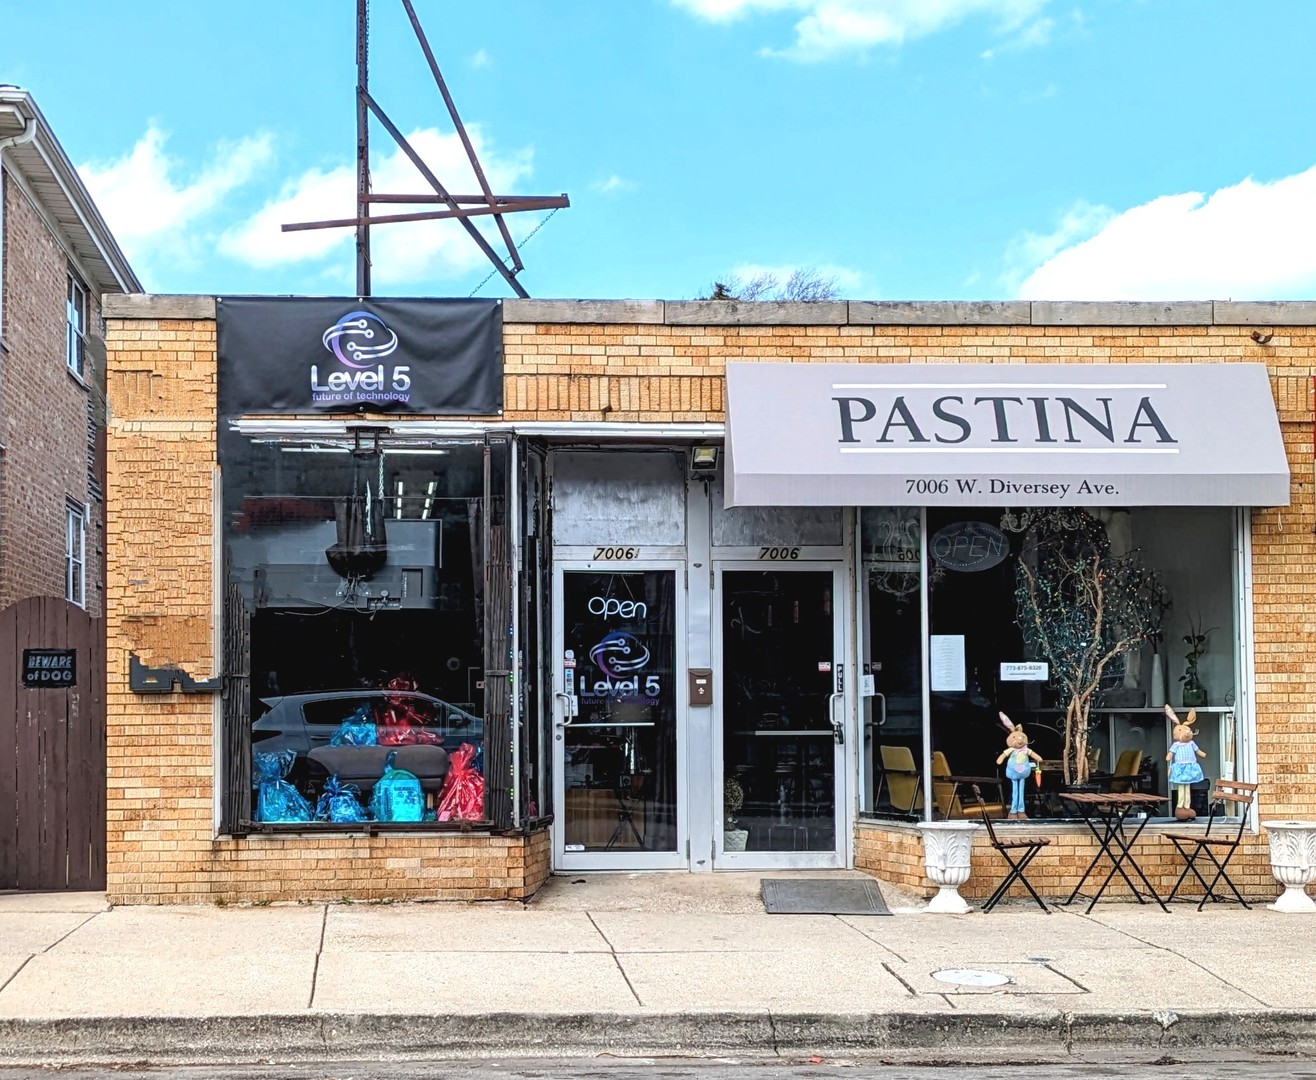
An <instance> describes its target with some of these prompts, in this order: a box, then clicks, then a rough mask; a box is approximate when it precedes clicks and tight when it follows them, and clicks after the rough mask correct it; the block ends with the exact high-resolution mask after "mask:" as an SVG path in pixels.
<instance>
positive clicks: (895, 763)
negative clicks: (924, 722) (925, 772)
mask: <svg viewBox="0 0 1316 1080" xmlns="http://www.w3.org/2000/svg"><path fill="white" fill-rule="evenodd" d="M880 749H881V751H882V776H881V778H880V779H879V781H878V792H877V800H878V802H879V803H881V801H882V790H881V785H882V784H883V783H885V784H886V797H887V800H888V801H889V802H890V803H891V805H892V806H893V807H894V808H895V809H897V810H899V811H900V812H901V813H903V814H913V813H914V812H915V811H917V810H922V809H923V776H922V774H921V773H920V772H919V770H918V766H917V765H915V764H914V754H913V752H912V751H911V750H910V749H909V747H907V746H886V745H885V744H883V745H882V746H881V747H880Z"/></svg>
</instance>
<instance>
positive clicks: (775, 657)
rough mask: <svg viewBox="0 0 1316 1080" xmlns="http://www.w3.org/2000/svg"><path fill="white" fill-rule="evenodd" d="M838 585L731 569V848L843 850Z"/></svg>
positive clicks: (804, 573) (725, 757) (727, 583)
mask: <svg viewBox="0 0 1316 1080" xmlns="http://www.w3.org/2000/svg"><path fill="white" fill-rule="evenodd" d="M833 582H834V575H833V573H832V572H831V571H830V570H826V571H818V570H813V571H811V570H788V569H785V568H781V569H777V570H734V571H733V570H728V571H725V572H724V573H723V574H722V577H721V594H722V599H721V606H722V612H721V614H722V673H721V678H722V681H723V685H724V690H723V703H724V704H723V713H722V775H723V785H724V788H723V791H724V794H723V798H724V805H723V815H724V820H725V822H726V824H725V829H724V833H723V836H724V837H725V838H727V839H726V840H725V843H726V845H727V847H726V850H739V851H835V850H836V839H837V837H836V761H835V759H836V736H835V731H834V729H833V726H832V724H833V717H832V715H831V712H830V709H831V706H832V695H833V691H834V688H835V679H836V676H835V674H834V672H833V667H834V658H835V656H836V640H835V617H834V614H833V603H834V597H833ZM732 837H735V839H734V843H735V844H736V847H734V848H733V847H731V844H732V842H733V841H732V839H731V838H732Z"/></svg>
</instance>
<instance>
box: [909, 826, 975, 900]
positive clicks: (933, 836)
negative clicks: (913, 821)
mask: <svg viewBox="0 0 1316 1080" xmlns="http://www.w3.org/2000/svg"><path fill="white" fill-rule="evenodd" d="M918 827H919V829H920V831H921V832H922V833H923V865H924V866H926V867H927V871H928V877H929V878H931V879H932V884H934V885H936V886H937V895H936V896H934V897H933V898H932V899H931V900H929V901H928V906H927V907H925V908H924V909H923V910H924V911H932V912H938V913H941V914H946V915H963V914H965V913H966V912H968V911H971V910H972V909H971V908H970V907H969V905H968V902H967V901H966V900H965V899H964V897H962V896H961V895H960V892H959V889H960V886H961V885H963V884H964V883H965V882H966V881H968V880H969V861H970V857H971V855H972V854H973V834H974V832H975V831H976V830H978V829H981V828H982V826H981V825H976V824H974V823H973V822H972V821H922V822H919V826H918Z"/></svg>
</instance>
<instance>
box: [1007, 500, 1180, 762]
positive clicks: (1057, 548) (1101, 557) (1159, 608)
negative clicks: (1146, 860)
mask: <svg viewBox="0 0 1316 1080" xmlns="http://www.w3.org/2000/svg"><path fill="white" fill-rule="evenodd" d="M1001 524H1002V527H1004V528H1007V529H1009V530H1010V531H1012V532H1019V533H1022V534H1023V544H1022V547H1021V550H1020V553H1019V562H1018V566H1017V568H1016V571H1015V605H1016V612H1017V613H1016V619H1015V621H1016V623H1017V625H1018V626H1019V629H1020V630H1021V631H1022V633H1023V638H1024V644H1025V646H1027V647H1028V648H1029V649H1030V651H1031V655H1033V656H1037V657H1040V658H1041V659H1043V660H1046V661H1047V663H1048V664H1049V665H1050V669H1051V671H1050V674H1051V684H1052V685H1053V686H1054V687H1055V688H1056V689H1057V690H1058V691H1059V693H1060V696H1061V700H1063V701H1064V703H1065V706H1064V707H1065V727H1064V768H1063V772H1064V780H1065V783H1066V784H1083V783H1086V782H1087V778H1088V772H1089V769H1090V767H1091V766H1090V764H1089V759H1088V734H1089V732H1090V731H1091V728H1092V705H1093V701H1094V699H1095V697H1096V695H1097V693H1098V691H1099V690H1100V689H1101V685H1102V679H1103V677H1104V676H1105V675H1106V673H1107V668H1110V669H1111V671H1112V672H1113V671H1116V670H1119V668H1118V666H1114V667H1112V665H1113V664H1114V662H1115V661H1116V660H1117V659H1118V658H1119V657H1121V656H1124V655H1125V654H1126V653H1128V652H1129V651H1130V650H1131V649H1134V648H1137V647H1138V646H1140V645H1142V643H1143V642H1145V641H1149V640H1151V639H1152V637H1153V635H1154V634H1155V633H1156V632H1157V630H1158V629H1159V626H1160V620H1161V616H1162V614H1163V613H1164V611H1165V608H1166V606H1167V605H1168V599H1167V596H1166V592H1165V589H1164V587H1163V586H1162V584H1161V580H1160V575H1159V574H1158V573H1157V572H1156V571H1155V570H1152V569H1149V568H1148V567H1147V566H1146V565H1145V564H1144V563H1143V561H1142V556H1141V553H1140V552H1138V551H1137V550H1136V549H1134V550H1131V551H1127V552H1124V553H1123V554H1119V555H1117V554H1115V553H1114V552H1113V551H1112V550H1111V545H1110V540H1109V538H1108V537H1107V535H1106V530H1105V529H1104V528H1103V527H1102V525H1101V523H1100V522H1099V521H1098V520H1097V519H1096V518H1095V517H1093V516H1092V515H1091V514H1089V513H1088V512H1087V511H1086V510H1082V509H1078V508H1070V507H1048V508H1045V509H1041V510H1033V511H1029V512H1027V513H1026V514H1024V515H1022V517H1016V516H1015V515H1014V514H1007V515H1006V516H1005V518H1004V519H1003V520H1002V522H1001Z"/></svg>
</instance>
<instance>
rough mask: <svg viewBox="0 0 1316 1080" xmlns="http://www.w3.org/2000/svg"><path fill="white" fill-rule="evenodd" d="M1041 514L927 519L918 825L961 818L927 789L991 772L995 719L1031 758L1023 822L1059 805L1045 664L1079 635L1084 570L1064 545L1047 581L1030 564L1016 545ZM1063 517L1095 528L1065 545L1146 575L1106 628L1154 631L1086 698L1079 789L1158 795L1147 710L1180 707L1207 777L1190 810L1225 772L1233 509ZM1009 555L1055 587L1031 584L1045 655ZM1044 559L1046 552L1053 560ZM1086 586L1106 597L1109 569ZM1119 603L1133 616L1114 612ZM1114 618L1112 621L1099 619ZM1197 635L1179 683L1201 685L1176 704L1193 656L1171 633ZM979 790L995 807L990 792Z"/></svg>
mask: <svg viewBox="0 0 1316 1080" xmlns="http://www.w3.org/2000/svg"><path fill="white" fill-rule="evenodd" d="M1045 513H1046V512H1045V511H1041V512H1039V511H1036V510H1031V511H1030V510H1026V509H1019V510H1006V511H1002V510H999V509H984V510H962V509H930V510H928V511H927V529H928V566H929V577H928V595H929V597H930V603H929V624H930V635H929V638H928V643H927V648H928V671H929V673H930V685H929V691H930V703H931V708H930V720H931V745H932V754H931V759H930V760H929V762H928V763H927V764H928V768H929V771H930V773H931V775H932V791H933V804H934V805H933V808H932V809H933V814H934V816H940V817H956V816H963V815H965V813H966V811H965V808H964V806H963V802H962V800H961V799H960V797H959V793H958V792H957V791H956V790H955V786H954V785H953V784H952V783H948V782H938V779H937V778H938V776H939V775H969V776H977V777H996V776H1000V775H1001V769H1000V767H999V766H998V765H997V764H996V759H997V756H998V755H999V754H1000V752H1001V751H1002V749H1003V748H1004V746H1005V732H1004V730H1003V729H1002V726H1001V724H1000V722H999V720H998V716H997V714H998V712H1000V711H1004V712H1005V713H1006V714H1007V715H1008V716H1009V717H1010V718H1011V720H1013V721H1014V722H1016V723H1019V724H1022V725H1023V726H1024V728H1025V731H1026V733H1027V734H1028V737H1029V741H1030V746H1031V748H1032V749H1034V750H1035V751H1036V752H1037V753H1038V754H1040V755H1041V757H1042V758H1043V761H1044V764H1043V767H1042V772H1041V779H1040V782H1039V783H1034V782H1033V781H1030V782H1029V784H1028V789H1027V790H1028V794H1027V812H1028V814H1029V816H1030V817H1039V816H1052V815H1056V814H1059V813H1062V812H1063V811H1064V805H1063V803H1062V802H1061V801H1060V800H1059V799H1058V797H1057V795H1058V792H1059V790H1060V788H1061V786H1062V785H1063V784H1064V783H1066V778H1065V776H1064V768H1063V767H1062V759H1063V757H1064V752H1065V710H1066V704H1067V701H1068V697H1067V696H1066V695H1065V693H1064V692H1063V690H1062V684H1063V679H1062V678H1061V676H1062V674H1063V673H1062V672H1060V671H1058V670H1056V664H1057V660H1056V656H1057V655H1058V653H1059V651H1060V650H1059V649H1057V648H1056V647H1055V644H1054V642H1055V640H1057V639H1058V638H1061V637H1063V636H1064V635H1070V636H1074V635H1078V636H1079V637H1081V636H1082V633H1083V631H1084V628H1085V626H1086V625H1087V621H1086V620H1085V619H1084V618H1083V617H1075V606H1076V605H1081V604H1083V603H1090V602H1091V592H1092V589H1093V588H1094V587H1095V586H1096V584H1097V581H1096V577H1095V575H1096V573H1097V570H1096V569H1095V566H1096V564H1095V563H1093V562H1092V561H1091V559H1090V558H1089V559H1088V561H1086V562H1085V561H1084V559H1085V553H1084V551H1083V550H1082V549H1081V546H1080V547H1076V548H1074V550H1072V551H1069V550H1068V549H1066V554H1065V556H1064V557H1065V558H1066V559H1069V560H1070V562H1069V563H1068V564H1067V565H1066V566H1065V567H1064V573H1063V574H1061V573H1059V570H1060V568H1059V567H1057V566H1056V565H1055V564H1054V562H1052V563H1051V564H1048V565H1046V566H1039V565H1038V563H1037V558H1038V556H1036V555H1030V554H1028V551H1029V550H1030V545H1029V544H1028V543H1027V542H1026V541H1027V539H1028V537H1029V535H1030V529H1036V528H1038V527H1039V526H1038V522H1039V521H1040V520H1041V515H1042V514H1045ZM1070 513H1074V512H1072V511H1071V512H1070ZM1078 513H1079V514H1080V515H1081V516H1082V521H1083V529H1086V528H1087V527H1088V526H1091V527H1092V528H1093V529H1094V530H1095V531H1094V532H1092V533H1091V534H1088V533H1085V532H1083V529H1078V530H1076V531H1075V534H1074V535H1075V536H1079V535H1084V536H1086V535H1092V536H1096V537H1098V538H1100V539H1101V540H1102V541H1103V542H1104V544H1107V545H1109V551H1110V552H1111V553H1112V554H1113V555H1115V556H1120V557H1123V556H1127V557H1129V558H1132V559H1135V560H1137V561H1138V563H1139V564H1140V565H1141V566H1142V567H1143V568H1145V570H1146V571H1147V573H1146V574H1145V575H1143V576H1142V577H1140V578H1139V582H1140V583H1141V584H1140V587H1141V588H1142V589H1143V595H1140V596H1139V597H1137V598H1135V599H1136V601H1137V602H1136V604H1134V605H1133V606H1131V607H1128V608H1125V609H1119V607H1118V601H1119V598H1118V597H1115V596H1114V595H1112V594H1110V593H1109V592H1108V593H1107V595H1106V597H1105V604H1106V616H1107V621H1106V632H1107V633H1109V632H1110V630H1111V620H1112V619H1113V618H1116V617H1122V618H1125V619H1127V620H1128V621H1130V622H1132V621H1134V620H1135V619H1137V618H1149V619H1150V620H1151V622H1152V623H1153V624H1154V625H1156V626H1158V627H1159V632H1157V633H1154V634H1153V635H1152V637H1151V639H1150V640H1148V641H1144V642H1141V643H1139V644H1138V645H1136V646H1135V647H1133V648H1131V649H1128V650H1126V651H1123V652H1122V653H1121V654H1120V655H1119V656H1117V657H1116V658H1115V659H1113V660H1112V661H1111V662H1110V663H1109V664H1107V665H1106V666H1105V668H1104V671H1103V672H1102V674H1101V678H1100V680H1099V683H1098V685H1097V688H1096V690H1095V693H1094V694H1093V696H1092V699H1091V713H1090V730H1089V733H1088V744H1087V754H1086V762H1087V766H1088V769H1089V770H1090V772H1091V777H1090V780H1089V782H1090V783H1092V784H1094V785H1095V786H1096V787H1097V789H1098V790H1106V789H1110V788H1111V787H1112V786H1113V785H1116V786H1118V787H1119V788H1120V789H1121V790H1130V789H1137V790H1145V791H1148V792H1154V793H1158V794H1166V792H1167V783H1166V771H1165V769H1166V766H1165V762H1164V758H1165V752H1166V748H1167V747H1168V745H1169V743H1170V729H1169V722H1168V721H1167V718H1166V717H1165V715H1164V712H1163V706H1164V705H1165V703H1166V702H1167V701H1168V702H1169V703H1170V704H1171V706H1172V707H1173V708H1174V709H1176V710H1177V711H1178V713H1179V714H1180V715H1181V716H1185V715H1186V713H1187V710H1188V708H1190V707H1194V706H1195V707H1196V709H1197V717H1196V725H1195V727H1196V730H1197V733H1198V734H1197V740H1196V741H1197V743H1198V745H1199V746H1200V747H1201V748H1202V749H1204V750H1205V751H1206V752H1207V758H1206V760H1205V761H1203V763H1202V765H1203V769H1204V772H1205V774H1206V777H1207V779H1206V780H1205V781H1203V782H1202V783H1201V784H1200V785H1198V786H1199V788H1200V789H1201V790H1200V791H1195V792H1194V799H1195V801H1198V802H1200V803H1202V804H1203V809H1204V802H1205V798H1206V790H1207V787H1208V784H1209V781H1210V780H1211V779H1213V778H1218V777H1220V776H1222V775H1234V773H1233V770H1234V768H1235V754H1234V752H1233V747H1234V745H1235V740H1236V735H1235V732H1234V712H1233V705H1234V701H1235V696H1236V692H1237V681H1238V673H1237V668H1236V659H1235V658H1236V651H1237V650H1236V645H1235V643H1236V641H1237V639H1238V633H1237V627H1236V625H1235V616H1234V612H1235V610H1236V605H1235V603H1234V591H1235V587H1234V574H1233V551H1234V529H1235V517H1234V514H1233V512H1232V511H1230V510H1223V509H1220V510H1217V509H1161V508H1136V509H1132V510H1125V509H1091V510H1089V511H1086V512H1082V511H1080V512H1078ZM1075 543H1079V541H1075ZM1021 553H1023V554H1022V555H1021ZM1021 557H1022V558H1023V559H1025V560H1028V559H1032V562H1031V563H1030V564H1029V565H1030V567H1031V568H1032V570H1033V571H1034V574H1035V576H1036V578H1037V579H1039V580H1041V579H1046V580H1047V581H1050V582H1053V583H1055V587H1054V590H1053V591H1048V589H1047V588H1043V589H1041V590H1040V592H1039V594H1038V595H1039V599H1038V600H1037V601H1036V618H1037V619H1038V621H1039V623H1040V624H1041V626H1042V628H1043V631H1044V633H1045V635H1050V636H1051V640H1052V645H1051V646H1049V647H1048V646H1047V645H1045V644H1041V643H1039V635H1038V634H1025V633H1024V632H1023V631H1022V630H1021V606H1022V605H1023V604H1024V603H1025V601H1024V600H1023V599H1021V597H1020V595H1019V591H1020V588H1021V583H1022V581H1023V579H1022V578H1021V576H1020V559H1021ZM1046 557H1047V558H1050V559H1052V560H1055V559H1056V558H1058V556H1057V555H1056V554H1055V552H1054V551H1052V552H1051V554H1049V555H1048V556H1046ZM1100 584H1101V586H1102V587H1104V588H1106V589H1108V590H1109V589H1111V588H1113V587H1114V586H1113V585H1112V583H1111V580H1110V577H1109V575H1107V576H1106V577H1104V578H1103V579H1102V581H1101V583H1100ZM1135 607H1136V608H1137V610H1138V611H1140V612H1141V613H1142V614H1139V615H1134V614H1129V613H1128V612H1132V611H1133V610H1134V608H1135ZM1116 610H1124V611H1125V612H1126V614H1124V615H1123V616H1115V615H1113V614H1112V612H1114V611H1116ZM1122 629H1123V628H1122ZM1197 636H1201V637H1204V639H1205V640H1204V642H1200V643H1199V645H1203V646H1204V648H1199V649H1198V650H1197V653H1198V655H1197V663H1196V665H1195V670H1196V680H1195V681H1196V683H1197V684H1198V685H1199V686H1200V687H1201V688H1202V689H1200V690H1198V691H1197V692H1196V693H1197V696H1194V692H1193V691H1189V694H1188V696H1187V697H1185V693H1184V688H1185V686H1186V685H1190V676H1191V675H1192V672H1190V670H1189V669H1190V666H1192V665H1190V663H1189V661H1188V659H1187V655H1186V654H1188V653H1189V652H1191V651H1193V646H1192V643H1190V642H1185V638H1192V637H1197ZM1078 644H1079V645H1083V644H1084V642H1083V641H1079V642H1078ZM1048 648H1049V651H1048ZM1071 745H1072V742H1071ZM1070 771H1071V773H1072V772H1073V771H1074V770H1073V758H1072V756H1071V770H1070ZM1075 779H1076V777H1075V776H1073V775H1071V776H1070V777H1069V778H1068V780H1069V782H1073V781H1074V780H1075ZM1009 794H1010V792H1009V787H1008V785H1005V786H1004V788H1003V790H1002V798H1001V799H1000V801H1001V802H1008V800H1009ZM984 795H986V796H987V797H988V798H991V799H992V801H993V802H995V801H998V800H997V799H996V798H994V796H995V795H996V792H995V791H988V792H984Z"/></svg>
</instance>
